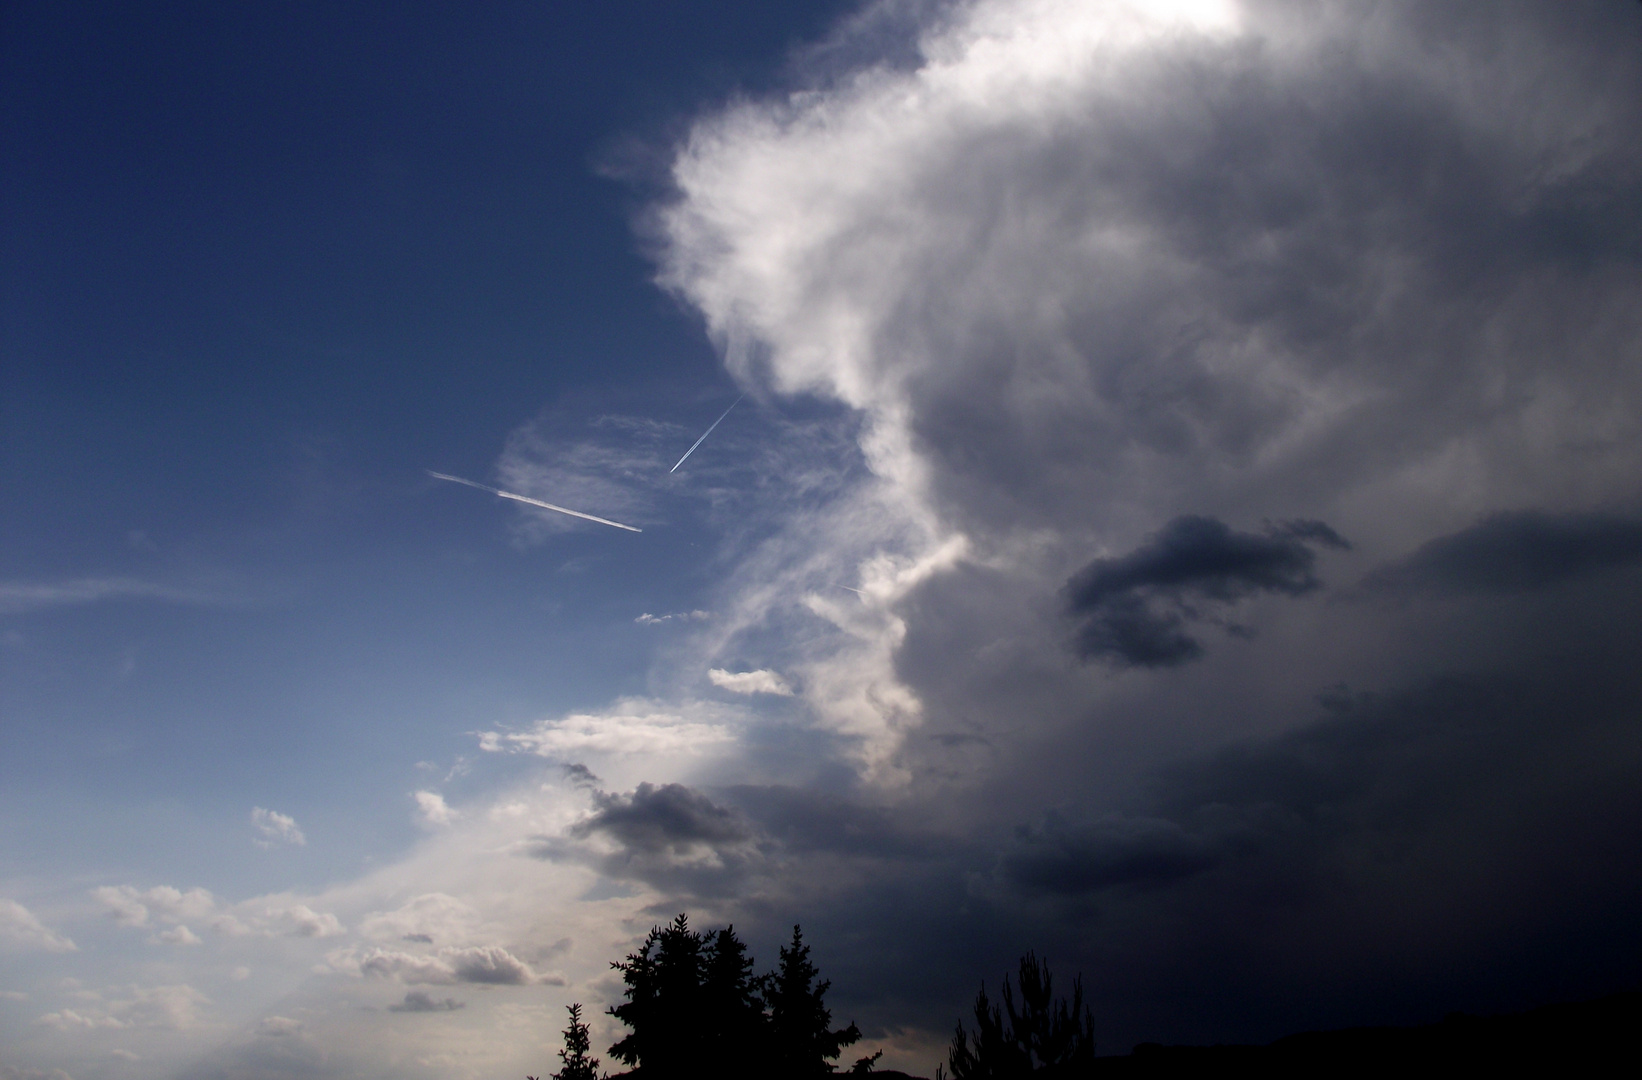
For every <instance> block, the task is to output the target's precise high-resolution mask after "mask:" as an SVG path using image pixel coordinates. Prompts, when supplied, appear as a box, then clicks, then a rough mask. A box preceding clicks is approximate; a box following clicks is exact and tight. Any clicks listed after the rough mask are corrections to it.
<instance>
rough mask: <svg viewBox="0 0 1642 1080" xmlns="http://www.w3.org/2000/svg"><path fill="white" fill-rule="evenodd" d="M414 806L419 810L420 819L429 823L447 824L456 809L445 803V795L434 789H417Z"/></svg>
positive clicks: (452, 817)
mask: <svg viewBox="0 0 1642 1080" xmlns="http://www.w3.org/2000/svg"><path fill="white" fill-rule="evenodd" d="M416 808H417V809H418V810H419V811H421V813H422V820H423V821H425V822H427V823H428V824H429V825H449V824H450V823H451V822H452V821H455V820H456V816H457V815H456V811H455V810H452V809H451V808H450V806H449V805H447V804H446V803H445V797H444V796H443V795H441V794H439V793H438V792H436V791H418V792H417V793H416Z"/></svg>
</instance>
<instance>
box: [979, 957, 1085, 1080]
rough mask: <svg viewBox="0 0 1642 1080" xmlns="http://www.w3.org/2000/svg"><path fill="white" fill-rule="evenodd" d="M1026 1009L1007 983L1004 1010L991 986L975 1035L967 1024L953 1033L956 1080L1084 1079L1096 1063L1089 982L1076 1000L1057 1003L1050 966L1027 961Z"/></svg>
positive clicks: (1023, 977)
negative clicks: (1087, 991)
mask: <svg viewBox="0 0 1642 1080" xmlns="http://www.w3.org/2000/svg"><path fill="white" fill-rule="evenodd" d="M1017 981H1018V983H1019V985H1020V1007H1019V1008H1017V1007H1016V1003H1015V994H1014V991H1013V990H1012V989H1011V987H1010V985H1009V976H1007V975H1005V976H1004V979H1003V1006H1002V1007H1001V1008H1000V1007H999V1006H997V1005H994V1004H992V1002H991V1001H990V1000H988V998H987V996H986V984H985V983H982V984H981V990H980V993H979V994H977V995H975V1031H974V1033H973V1034H966V1033H965V1031H964V1025H963V1021H962V1020H960V1021H958V1030H957V1031H955V1032H953V1035H952V1047H951V1049H950V1050H949V1052H948V1054H947V1066H948V1068H950V1069H951V1077H952V1080H1017V1078H1018V1077H1027V1076H1033V1075H1037V1076H1041V1077H1054V1076H1073V1075H1079V1076H1081V1075H1083V1074H1084V1073H1086V1072H1087V1071H1088V1070H1089V1069H1090V1068H1092V1067H1093V1065H1094V1061H1095V1034H1094V1018H1093V1016H1091V1015H1090V1013H1089V1009H1088V1007H1087V1006H1085V1005H1084V1003H1083V980H1082V979H1078V978H1075V979H1073V980H1072V1000H1071V1003H1070V1004H1068V1003H1067V1001H1066V1000H1065V999H1064V998H1062V999H1060V1000H1058V1001H1057V1000H1056V999H1055V996H1054V990H1053V985H1052V983H1053V979H1052V977H1051V975H1050V973H1049V965H1048V964H1046V963H1042V962H1040V961H1039V960H1038V958H1037V956H1035V955H1034V954H1032V953H1027V954H1026V955H1025V956H1023V957H1021V966H1020V972H1019V974H1018V976H1017Z"/></svg>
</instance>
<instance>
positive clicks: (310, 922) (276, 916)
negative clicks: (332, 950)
mask: <svg viewBox="0 0 1642 1080" xmlns="http://www.w3.org/2000/svg"><path fill="white" fill-rule="evenodd" d="M261 922H262V926H263V928H264V932H265V933H269V934H278V935H280V936H283V937H304V938H324V937H335V936H336V935H338V934H341V933H343V932H344V927H343V926H342V922H341V920H339V919H338V918H337V917H336V916H335V915H332V914H330V913H329V912H324V911H315V910H314V909H313V908H311V907H309V906H308V905H306V904H291V905H290V906H289V907H277V908H273V907H270V908H265V909H263V914H262V920H261Z"/></svg>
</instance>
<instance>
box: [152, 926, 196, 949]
mask: <svg viewBox="0 0 1642 1080" xmlns="http://www.w3.org/2000/svg"><path fill="white" fill-rule="evenodd" d="M148 940H149V942H150V943H151V944H154V945H199V944H202V942H201V941H200V938H199V936H198V935H197V934H195V933H194V932H193V931H192V930H190V929H188V927H186V926H184V925H182V924H181V923H178V924H177V925H176V926H173V927H171V928H170V929H169V930H161V931H160V932H159V933H156V934H151V935H150V936H149V938H148Z"/></svg>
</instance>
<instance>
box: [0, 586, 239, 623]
mask: <svg viewBox="0 0 1642 1080" xmlns="http://www.w3.org/2000/svg"><path fill="white" fill-rule="evenodd" d="M116 600H156V601H159V602H161V603H168V604H186V605H191V606H203V607H219V606H223V605H234V604H238V603H241V602H242V601H241V600H239V599H238V598H235V597H232V596H229V595H227V594H224V593H222V592H220V591H216V590H210V589H201V588H192V587H185V586H177V585H168V584H164V583H161V582H155V581H144V580H142V579H140V578H127V577H84V578H70V579H67V580H63V581H0V615H18V614H23V613H25V612H29V611H40V610H45V609H49V608H59V607H76V606H81V605H85V604H97V603H103V602H105V601H116Z"/></svg>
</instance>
